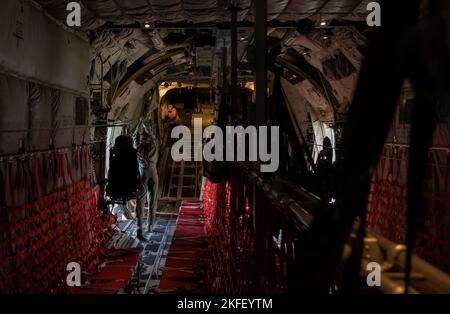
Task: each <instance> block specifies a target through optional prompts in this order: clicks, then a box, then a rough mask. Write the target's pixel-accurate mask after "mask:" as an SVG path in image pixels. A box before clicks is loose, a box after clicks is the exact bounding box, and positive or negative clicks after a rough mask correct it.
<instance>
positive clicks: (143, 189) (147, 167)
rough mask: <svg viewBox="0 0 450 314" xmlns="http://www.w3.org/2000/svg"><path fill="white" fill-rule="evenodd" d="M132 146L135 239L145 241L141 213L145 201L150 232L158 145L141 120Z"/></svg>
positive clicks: (155, 192) (154, 196)
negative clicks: (135, 171) (135, 169)
mask: <svg viewBox="0 0 450 314" xmlns="http://www.w3.org/2000/svg"><path fill="white" fill-rule="evenodd" d="M133 145H134V148H135V149H136V150H137V156H138V157H137V158H138V168H139V182H138V189H137V193H136V218H137V225H138V231H137V237H138V238H139V239H140V240H145V238H144V236H143V231H142V230H143V228H142V224H143V221H142V220H143V213H144V209H145V207H144V205H145V200H147V204H148V212H147V221H146V228H147V231H148V232H152V230H153V223H154V220H155V216H156V209H157V192H158V171H157V164H158V155H159V149H158V143H157V140H156V138H155V136H154V134H153V132H152V130H151V129H150V127H149V126H148V125H146V123H145V122H144V120H141V122H140V123H139V125H138V127H137V128H136V131H135V132H134V134H133Z"/></svg>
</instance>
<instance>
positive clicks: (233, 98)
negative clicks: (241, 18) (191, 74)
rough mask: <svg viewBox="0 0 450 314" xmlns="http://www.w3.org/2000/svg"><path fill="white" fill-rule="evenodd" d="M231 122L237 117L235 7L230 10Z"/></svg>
mask: <svg viewBox="0 0 450 314" xmlns="http://www.w3.org/2000/svg"><path fill="white" fill-rule="evenodd" d="M230 9H231V80H230V81H231V84H230V85H231V86H230V87H231V88H230V96H231V121H232V123H233V122H235V121H236V118H237V116H238V111H239V110H238V98H237V97H238V55H237V45H238V44H237V40H238V39H237V7H235V6H232V7H231V8H230Z"/></svg>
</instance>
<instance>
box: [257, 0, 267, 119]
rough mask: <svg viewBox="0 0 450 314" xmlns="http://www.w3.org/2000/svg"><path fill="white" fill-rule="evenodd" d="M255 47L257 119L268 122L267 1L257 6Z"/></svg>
mask: <svg viewBox="0 0 450 314" xmlns="http://www.w3.org/2000/svg"><path fill="white" fill-rule="evenodd" d="M255 17H256V18H255V22H256V23H255V49H256V53H255V55H256V68H255V76H256V77H255V83H256V121H257V123H258V124H259V125H265V124H266V122H267V113H266V111H267V1H266V0H264V1H260V2H258V5H257V6H255Z"/></svg>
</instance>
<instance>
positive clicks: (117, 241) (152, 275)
mask: <svg viewBox="0 0 450 314" xmlns="http://www.w3.org/2000/svg"><path fill="white" fill-rule="evenodd" d="M175 224H176V217H175V216H157V218H156V222H155V224H154V226H153V232H151V233H149V232H145V233H144V237H145V238H146V239H147V241H146V242H142V241H139V240H138V239H136V233H137V225H136V222H135V221H132V220H131V221H130V220H124V221H120V222H118V224H117V227H118V228H119V229H120V232H119V233H118V234H117V235H116V236H114V237H113V239H112V240H111V241H110V246H112V247H115V248H130V247H138V246H141V247H143V248H144V251H143V252H142V254H141V259H140V263H141V264H140V268H137V269H138V270H140V273H139V275H138V274H137V271H136V272H135V274H134V275H133V279H132V287H139V288H138V289H134V290H133V291H132V293H135V294H152V293H155V291H156V289H157V288H158V286H159V281H160V278H161V274H162V269H163V267H164V265H165V261H166V257H167V253H168V250H169V248H170V244H171V242H172V238H173V234H174V232H175ZM138 278H139V285H137V280H138Z"/></svg>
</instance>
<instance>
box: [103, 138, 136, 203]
mask: <svg viewBox="0 0 450 314" xmlns="http://www.w3.org/2000/svg"><path fill="white" fill-rule="evenodd" d="M138 176H139V169H138V162H137V152H136V150H135V149H134V148H133V140H132V138H131V137H130V136H125V135H121V136H119V137H117V138H116V141H115V143H114V147H113V148H112V149H111V150H110V155H109V170H108V184H107V186H106V195H107V196H108V197H109V198H110V199H111V202H113V203H125V202H127V201H128V200H130V199H132V198H135V197H136V190H137V188H138Z"/></svg>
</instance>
